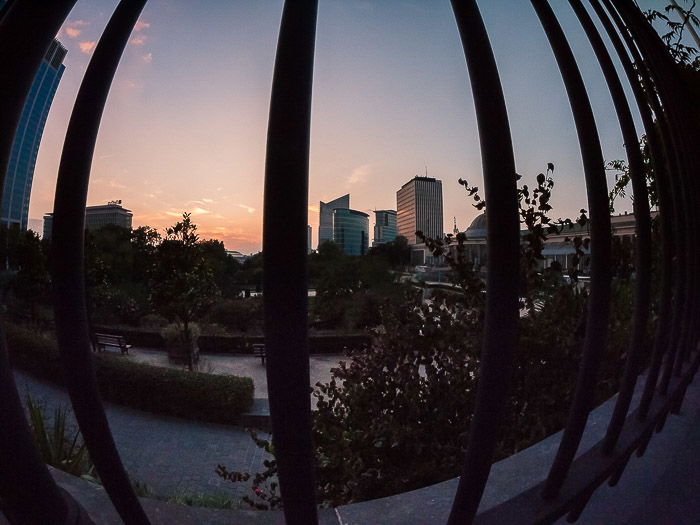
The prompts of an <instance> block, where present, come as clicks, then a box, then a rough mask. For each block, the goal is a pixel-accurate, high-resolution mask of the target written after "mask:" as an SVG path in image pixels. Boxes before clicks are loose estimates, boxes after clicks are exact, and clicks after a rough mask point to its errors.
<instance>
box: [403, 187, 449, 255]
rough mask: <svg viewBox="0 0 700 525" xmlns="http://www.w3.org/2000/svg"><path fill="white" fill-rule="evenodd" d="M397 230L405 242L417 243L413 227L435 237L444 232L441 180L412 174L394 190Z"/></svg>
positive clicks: (418, 240)
mask: <svg viewBox="0 0 700 525" xmlns="http://www.w3.org/2000/svg"><path fill="white" fill-rule="evenodd" d="M396 210H397V212H396V226H397V230H398V231H397V233H398V235H401V236H402V237H406V239H408V244H410V245H416V244H420V242H421V241H420V239H418V238H417V237H416V231H421V232H423V233H424V234H425V235H426V236H427V237H430V238H432V239H437V238H440V237H442V235H443V230H442V227H443V224H442V181H440V180H437V179H433V178H431V177H414V178H413V179H411V180H409V181H408V182H407V183H406V184H404V185H403V186H401V189H400V190H399V191H397V192H396Z"/></svg>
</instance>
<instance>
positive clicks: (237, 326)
mask: <svg viewBox="0 0 700 525" xmlns="http://www.w3.org/2000/svg"><path fill="white" fill-rule="evenodd" d="M206 319H207V321H208V322H210V323H216V324H219V325H221V326H224V327H226V328H227V329H228V330H230V331H233V332H242V333H249V332H252V333H260V332H261V331H262V324H263V303H262V298H261V297H246V298H245V299H221V300H219V301H217V302H216V303H215V304H213V305H212V307H211V308H210V309H209V312H208V313H207V317H206Z"/></svg>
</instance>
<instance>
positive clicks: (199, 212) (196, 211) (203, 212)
mask: <svg viewBox="0 0 700 525" xmlns="http://www.w3.org/2000/svg"><path fill="white" fill-rule="evenodd" d="M190 213H192V215H207V214H209V213H211V212H210V211H209V210H205V209H204V208H200V207H196V208H193V209H192V211H191V212H190Z"/></svg>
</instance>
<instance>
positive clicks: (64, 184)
mask: <svg viewBox="0 0 700 525" xmlns="http://www.w3.org/2000/svg"><path fill="white" fill-rule="evenodd" d="M145 1H146V0H121V2H120V3H119V5H118V6H117V8H116V10H115V11H114V14H113V15H112V17H111V19H110V21H109V23H108V24H107V27H106V28H105V31H104V33H103V35H102V37H101V38H100V41H99V43H98V44H97V47H96V48H95V52H94V54H93V56H92V59H91V60H90V64H89V66H88V69H87V71H86V72H85V77H84V78H83V82H82V84H81V86H80V90H79V92H78V96H77V99H76V102H75V106H74V108H73V113H72V115H71V119H70V123H69V125H68V131H67V132H66V139H65V142H64V145H63V153H62V155H61V163H60V166H59V170H58V181H57V184H56V198H55V201H54V219H53V234H52V258H51V259H52V260H51V265H52V268H51V270H52V278H53V288H54V309H55V315H56V335H57V339H58V345H59V349H60V352H61V360H62V365H63V371H64V376H65V381H66V386H67V388H68V393H69V394H70V398H71V402H72V404H73V409H74V412H75V417H76V419H77V421H78V424H79V425H80V430H81V432H82V434H83V437H84V439H85V443H86V445H87V447H88V450H89V451H90V457H91V458H92V460H93V462H94V463H95V467H96V468H97V472H98V473H99V475H100V478H101V480H102V482H103V484H104V487H105V489H106V490H107V492H108V494H109V495H110V498H111V499H112V502H113V503H114V506H115V508H116V509H117V511H118V512H119V515H120V516H121V517H122V519H123V520H124V521H125V522H126V523H129V524H132V523H134V524H147V523H149V521H148V518H147V517H146V514H145V513H144V511H143V509H142V508H141V505H140V503H139V501H138V499H137V498H136V494H135V493H134V491H133V489H132V487H131V483H130V481H129V477H128V475H127V473H126V471H125V470H124V467H123V465H122V463H121V460H120V459H119V453H118V452H117V448H116V446H115V444H114V439H113V438H112V434H111V432H110V430H109V423H108V422H107V418H106V416H105V412H104V407H103V406H102V402H101V400H100V394H99V390H98V387H97V380H96V377H95V369H94V367H93V362H92V350H91V348H92V347H91V344H90V334H89V328H88V326H89V325H88V316H87V307H86V300H85V280H84V253H83V252H84V233H85V232H84V230H85V203H86V199H87V191H88V184H89V179H90V166H91V163H92V156H93V153H94V149H95V142H96V141H97V132H98V130H99V126H100V120H101V118H102V112H103V110H104V106H105V103H106V100H107V95H108V93H109V88H110V85H111V83H112V79H113V78H114V73H115V71H116V69H117V65H118V64H119V59H120V57H121V55H122V52H123V50H124V48H125V47H126V44H127V42H128V40H129V35H130V34H131V31H132V29H133V27H134V24H136V21H137V20H138V17H139V14H140V13H141V10H142V9H143V6H144V4H145Z"/></svg>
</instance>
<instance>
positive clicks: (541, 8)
mask: <svg viewBox="0 0 700 525" xmlns="http://www.w3.org/2000/svg"><path fill="white" fill-rule="evenodd" d="M531 3H532V5H533V6H534V8H535V11H536V12H537V16H538V17H539V19H540V22H541V23H542V27H543V28H544V30H545V33H546V34H547V38H548V40H549V43H550V45H551V47H552V50H553V51H554V56H555V58H556V60H557V64H558V65H559V70H560V71H561V74H562V78H563V80H564V85H565V86H566V91H567V94H568V97H569V103H570V104H571V109H572V111H573V114H574V121H575V124H576V132H577V134H578V139H579V144H580V148H581V156H582V159H583V169H584V173H585V178H586V193H587V196H588V206H589V209H590V222H591V293H590V297H589V298H588V313H587V319H586V336H585V340H584V343H583V356H582V358H581V365H580V371H579V374H578V379H577V384H576V393H575V395H574V400H573V402H572V404H571V410H570V412H569V418H568V421H567V424H566V428H565V429H564V435H563V436H562V440H561V443H560V444H559V449H558V451H557V456H556V458H555V459H554V462H553V463H552V467H551V469H550V471H549V476H548V478H547V481H546V483H545V486H544V490H543V492H542V497H544V498H552V497H554V496H556V494H557V492H558V491H559V489H560V488H561V485H562V483H563V482H564V479H565V478H566V475H567V473H568V471H569V467H570V466H571V462H572V461H573V459H574V456H575V454H576V450H577V449H578V445H579V443H580V441H581V436H582V435H583V429H584V428H585V426H586V421H587V420H588V413H589V411H590V409H591V408H592V404H593V398H594V393H595V386H596V376H597V374H598V369H599V368H600V361H601V357H602V355H603V352H604V351H605V348H606V341H607V332H608V318H609V313H610V281H611V276H610V257H611V232H610V211H609V207H608V188H607V184H606V180H605V162H604V160H603V153H602V151H601V147H600V139H599V138H598V131H597V129H596V125H595V120H594V118H593V111H592V109H591V105H590V102H589V100H588V94H587V93H586V88H585V86H584V84H583V79H582V78H581V73H580V72H579V70H578V66H577V65H576V61H575V59H574V55H573V53H572V52H571V48H570V47H569V44H568V42H567V41H566V37H565V36H564V33H563V31H562V29H561V27H560V26H559V23H558V22H557V19H556V17H555V16H554V13H553V12H552V8H551V7H550V6H549V4H548V3H547V1H546V0H531ZM635 142H636V141H635Z"/></svg>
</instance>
